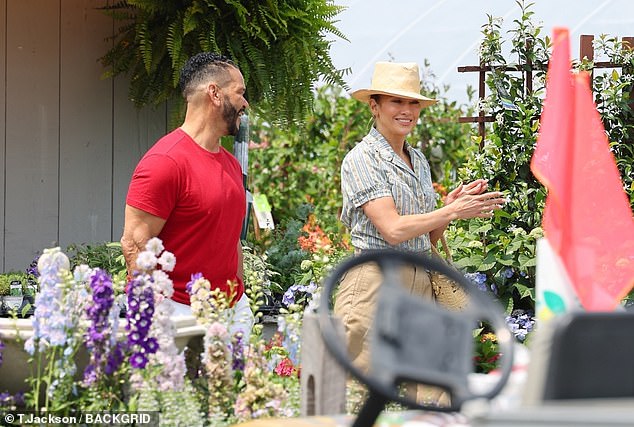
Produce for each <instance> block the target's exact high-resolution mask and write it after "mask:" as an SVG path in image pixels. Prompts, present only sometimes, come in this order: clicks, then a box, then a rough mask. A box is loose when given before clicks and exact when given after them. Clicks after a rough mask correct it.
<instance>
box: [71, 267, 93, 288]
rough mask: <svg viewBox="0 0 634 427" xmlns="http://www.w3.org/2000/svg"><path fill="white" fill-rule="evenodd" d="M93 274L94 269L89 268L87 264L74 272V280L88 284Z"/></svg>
mask: <svg viewBox="0 0 634 427" xmlns="http://www.w3.org/2000/svg"><path fill="white" fill-rule="evenodd" d="M93 272H94V271H93V269H92V268H90V267H88V266H87V265H86V264H81V265H78V266H77V267H75V270H74V271H73V278H74V279H75V281H76V282H78V283H82V282H88V281H89V280H90V276H91V275H92V273H93Z"/></svg>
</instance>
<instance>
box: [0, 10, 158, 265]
mask: <svg viewBox="0 0 634 427" xmlns="http://www.w3.org/2000/svg"><path fill="white" fill-rule="evenodd" d="M105 4H107V1H106V0H0V25H1V27H0V96H2V100H0V167H1V168H2V173H1V174H0V214H1V216H0V226H1V227H2V228H1V229H2V235H1V236H0V270H1V271H2V272H6V271H10V270H23V269H24V268H25V267H26V266H27V265H28V264H29V263H30V262H31V260H32V259H33V258H34V257H35V256H36V255H37V254H38V253H40V252H41V250H42V249H44V248H47V247H53V246H58V245H59V246H62V248H64V247H65V246H66V245H68V244H70V243H101V242H105V241H118V240H119V238H120V237H121V231H122V226H123V207H124V200H125V194H126V191H127V185H128V181H129V179H130V175H131V173H132V170H133V169H134V166H135V165H136V162H137V161H138V159H139V158H140V156H141V155H142V154H143V153H145V151H146V150H147V149H148V148H149V146H151V145H152V144H153V143H154V141H155V140H156V139H157V138H158V137H160V136H161V135H162V134H164V133H165V132H166V130H167V129H166V126H167V125H166V123H167V111H166V108H165V107H161V108H159V109H150V108H148V109H144V110H140V111H139V110H137V109H136V108H135V107H134V105H133V104H132V103H131V102H130V101H129V100H128V98H127V93H128V84H127V80H126V78H125V77H118V78H116V79H107V80H104V79H102V77H101V75H102V73H103V71H104V69H103V68H102V66H101V64H100V63H99V61H98V58H99V57H101V56H102V55H103V54H104V53H105V52H106V51H107V50H108V47H109V43H112V41H111V40H108V36H110V35H112V34H113V31H114V28H115V25H118V23H115V22H113V20H112V19H111V18H110V17H108V16H106V15H105V14H104V13H103V12H102V11H99V10H97V9H96V8H97V7H100V6H103V5H105Z"/></svg>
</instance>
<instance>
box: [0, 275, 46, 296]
mask: <svg viewBox="0 0 634 427" xmlns="http://www.w3.org/2000/svg"><path fill="white" fill-rule="evenodd" d="M12 282H18V283H20V285H21V287H20V288H18V289H15V288H11V283H12ZM35 290H37V281H36V279H35V278H34V277H33V276H31V275H30V274H27V273H23V272H20V271H10V272H8V273H3V274H0V296H2V295H5V296H6V295H11V296H20V295H33V293H34V291H35Z"/></svg>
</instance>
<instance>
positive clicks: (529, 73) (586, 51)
mask: <svg viewBox="0 0 634 427" xmlns="http://www.w3.org/2000/svg"><path fill="white" fill-rule="evenodd" d="M621 40H622V42H623V45H624V46H626V47H627V48H629V49H631V48H632V47H634V37H622V38H621ZM593 41H594V36H593V35H582V36H580V38H579V57H580V58H584V57H585V58H587V59H589V60H593V59H594V47H593V46H592V42H593ZM620 67H621V64H616V63H614V62H608V61H599V62H595V63H594V66H593V69H594V68H620ZM495 69H496V70H500V71H505V72H506V71H513V72H522V73H523V74H524V82H525V85H526V86H525V89H526V93H527V94H530V93H531V92H532V91H533V71H535V70H536V69H537V68H536V66H534V65H533V64H531V63H530V62H529V63H527V64H520V65H509V66H504V67H495ZM491 71H493V67H491V66H490V65H487V64H485V63H484V62H480V65H466V66H461V67H458V72H459V73H472V72H477V73H478V74H479V81H478V99H479V100H480V101H482V100H484V98H485V97H486V73H487V72H491ZM592 75H593V70H590V83H591V84H592V77H593V76H592ZM630 99H631V100H632V104H631V105H632V107H634V90H633V91H632V93H631V95H630ZM494 120H495V118H494V117H493V116H487V115H485V114H484V111H479V113H478V115H477V116H471V117H464V116H463V117H459V118H458V122H459V123H478V134H479V135H480V137H481V142H480V143H481V144H482V142H483V141H484V137H485V135H486V125H485V123H487V122H492V121H494Z"/></svg>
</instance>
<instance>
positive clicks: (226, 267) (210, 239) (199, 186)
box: [121, 52, 253, 336]
mask: <svg viewBox="0 0 634 427" xmlns="http://www.w3.org/2000/svg"><path fill="white" fill-rule="evenodd" d="M180 88H181V90H182V93H183V97H184V98H185V100H186V103H187V112H186V114H185V121H184V122H183V124H182V125H181V126H180V127H179V128H178V129H176V130H174V131H172V132H171V133H169V134H167V135H165V136H164V137H162V138H161V139H159V140H158V142H156V144H155V145H154V146H152V148H150V150H148V152H147V153H146V154H145V155H144V156H143V158H142V159H141V161H140V162H139V164H138V165H137V167H136V169H135V170H134V173H133V175H132V179H131V181H130V187H129V189H128V195H127V198H126V206H125V224H124V229H123V236H122V237H121V247H122V249H123V254H124V256H125V259H126V263H127V266H128V271H129V272H130V273H132V272H134V271H135V267H136V258H137V255H138V254H139V252H141V251H143V250H144V249H145V244H146V242H147V241H148V240H149V239H150V238H152V237H158V238H159V239H161V240H162V242H163V245H164V246H165V249H166V250H167V251H169V252H172V253H173V254H174V256H175V257H176V266H175V268H174V271H172V272H171V273H169V275H170V278H171V279H172V281H173V282H174V295H173V297H172V300H173V305H174V307H175V314H186V313H191V311H190V310H189V302H190V300H189V294H188V293H187V291H186V290H185V286H186V284H187V282H189V281H190V279H191V275H192V274H194V273H202V275H203V277H205V278H206V279H208V280H209V281H210V282H211V284H212V287H214V288H220V289H222V290H224V291H225V292H227V295H229V296H230V297H231V298H232V302H233V304H234V305H233V311H234V313H233V314H234V315H233V321H234V324H233V328H231V329H232V332H236V331H237V330H238V329H240V330H242V332H243V333H244V334H245V335H247V336H248V335H249V333H250V331H251V327H252V326H253V313H252V312H251V309H250V307H249V303H248V299H247V297H246V295H244V284H243V278H242V273H243V270H242V246H241V243H240V232H241V229H242V222H243V219H244V216H245V214H246V200H245V190H244V186H243V184H242V170H241V167H240V164H239V163H238V161H237V160H236V159H235V157H233V155H232V154H231V153H229V152H228V151H227V150H226V149H224V148H223V147H222V146H221V145H220V138H221V137H222V136H225V135H236V134H237V132H238V128H239V124H240V116H241V115H242V114H243V113H244V111H245V109H246V108H247V107H248V106H249V104H248V102H247V100H246V99H245V98H244V93H245V90H246V87H245V84H244V79H243V77H242V74H241V73H240V70H238V68H237V67H236V65H235V64H234V63H233V62H232V61H231V60H229V59H228V58H225V57H223V56H221V55H217V54H213V53H207V52H205V53H200V54H198V55H195V56H194V57H192V58H191V59H190V60H189V61H188V62H187V63H186V64H185V66H184V67H183V70H182V71H181V79H180ZM228 281H229V282H230V283H234V284H235V286H232V289H230V287H229V286H228Z"/></svg>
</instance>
